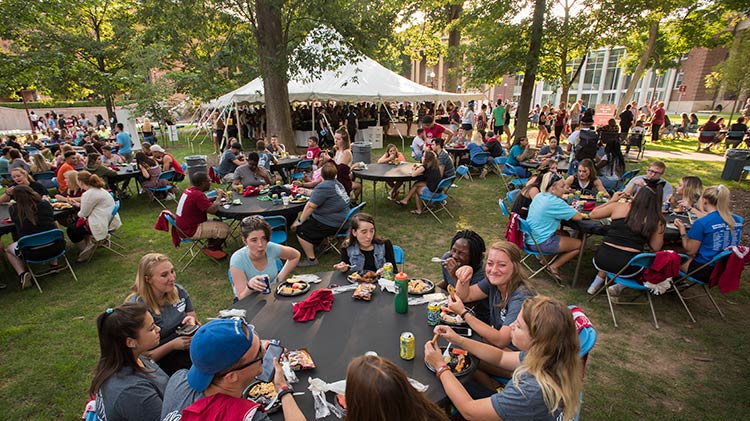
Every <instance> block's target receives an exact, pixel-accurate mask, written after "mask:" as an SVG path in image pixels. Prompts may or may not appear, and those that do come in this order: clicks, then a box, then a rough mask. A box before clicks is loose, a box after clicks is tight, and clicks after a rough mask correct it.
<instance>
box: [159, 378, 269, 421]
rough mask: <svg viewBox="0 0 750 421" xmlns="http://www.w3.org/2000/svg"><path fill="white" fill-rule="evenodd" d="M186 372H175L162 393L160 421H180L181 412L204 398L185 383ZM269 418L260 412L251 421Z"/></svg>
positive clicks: (262, 420)
mask: <svg viewBox="0 0 750 421" xmlns="http://www.w3.org/2000/svg"><path fill="white" fill-rule="evenodd" d="M187 373H188V370H185V369H183V370H177V371H176V372H175V373H174V374H172V377H171V378H170V379H169V383H167V388H166V390H165V391H164V404H163V406H162V410H161V420H162V421H180V419H182V410H183V409H185V408H187V407H188V406H190V405H192V404H193V403H195V402H196V401H198V400H199V399H202V398H204V396H203V393H201V392H197V391H196V390H195V389H193V388H192V387H190V385H189V384H188V382H187ZM269 420H270V418H269V417H268V415H266V414H265V413H264V412H262V411H256V412H255V414H253V419H252V421H269Z"/></svg>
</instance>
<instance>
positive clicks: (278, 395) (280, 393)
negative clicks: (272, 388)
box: [276, 384, 294, 401]
mask: <svg viewBox="0 0 750 421" xmlns="http://www.w3.org/2000/svg"><path fill="white" fill-rule="evenodd" d="M291 393H294V389H292V388H291V387H289V385H286V384H285V385H284V386H281V390H279V391H278V392H277V393H276V398H277V399H278V400H279V401H280V400H281V398H283V397H284V395H289V394H291Z"/></svg>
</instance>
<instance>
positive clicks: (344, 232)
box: [321, 202, 367, 254]
mask: <svg viewBox="0 0 750 421" xmlns="http://www.w3.org/2000/svg"><path fill="white" fill-rule="evenodd" d="M366 204H367V202H362V203H360V204H359V205H357V206H355V207H353V208H351V209H349V212H347V213H346V218H345V219H344V222H342V223H341V225H339V228H338V229H337V230H336V233H335V234H334V235H332V236H330V237H328V238H327V239H326V242H327V244H326V245H325V246H324V248H323V251H322V253H321V254H324V253H326V252H328V250H331V249H333V250H335V251H336V253H339V254H340V253H341V252H340V251H339V249H338V242H339V241H342V240H344V239H345V238H346V237H348V236H349V221H350V220H351V219H352V216H354V215H356V214H358V213H359V212H360V211H361V210H362V208H364V207H365V205H366Z"/></svg>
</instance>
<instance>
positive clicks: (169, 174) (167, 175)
mask: <svg viewBox="0 0 750 421" xmlns="http://www.w3.org/2000/svg"><path fill="white" fill-rule="evenodd" d="M174 174H175V173H174V170H169V171H164V172H162V173H161V174H159V178H158V180H167V181H169V182H170V183H168V184H167V185H166V186H164V187H146V191H147V192H148V194H149V196H150V197H151V200H156V201H157V202H158V203H159V204H160V205H161V207H162V208H164V209H166V208H167V207H166V206H164V203H162V202H161V200H159V198H158V197H156V193H157V192H166V193H167V194H169V192H170V190H172V189H174V188H175V186H173V185H172V184H171V181H172V179H173V178H174ZM172 196H174V197H173V198H172V200H174V202H175V203H177V195H176V194H174V193H173V194H172Z"/></svg>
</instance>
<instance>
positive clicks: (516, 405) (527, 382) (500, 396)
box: [490, 352, 563, 421]
mask: <svg viewBox="0 0 750 421" xmlns="http://www.w3.org/2000/svg"><path fill="white" fill-rule="evenodd" d="M524 357H525V353H523V352H522V353H521V361H523V358H524ZM490 400H491V402H492V407H493V408H494V409H495V412H497V415H498V416H500V418H502V419H504V420H546V421H562V419H563V417H562V408H558V409H557V410H556V411H555V412H554V413H552V414H550V412H549V409H547V405H545V403H544V396H543V395H542V388H541V387H540V386H539V383H538V382H537V381H536V378H535V377H534V376H532V375H531V374H528V373H525V374H523V375H522V376H521V378H520V379H519V383H518V386H516V384H515V382H514V381H513V380H511V381H509V382H508V384H507V385H506V386H505V389H503V391H502V392H500V393H495V394H494V395H492V396H490Z"/></svg>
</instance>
